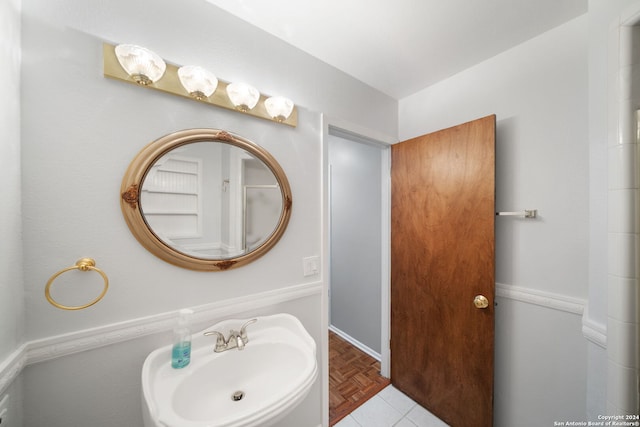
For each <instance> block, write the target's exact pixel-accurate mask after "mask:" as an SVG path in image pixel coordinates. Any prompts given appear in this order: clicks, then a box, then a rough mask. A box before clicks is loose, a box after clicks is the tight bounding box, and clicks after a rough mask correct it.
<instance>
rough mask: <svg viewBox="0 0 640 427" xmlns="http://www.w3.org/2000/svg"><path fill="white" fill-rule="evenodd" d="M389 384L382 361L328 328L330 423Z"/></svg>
mask: <svg viewBox="0 0 640 427" xmlns="http://www.w3.org/2000/svg"><path fill="white" fill-rule="evenodd" d="M387 385H389V379H387V378H384V377H381V376H380V362H378V361H377V360H375V359H374V358H373V357H371V356H369V355H368V354H366V353H364V352H363V351H361V350H360V349H358V348H356V347H354V346H353V345H351V344H349V343H348V342H347V341H345V340H343V339H342V338H340V337H339V336H338V335H336V334H335V333H333V332H331V331H329V425H330V426H333V425H335V424H336V423H337V422H338V421H340V420H341V419H342V418H344V417H346V416H347V415H349V414H350V413H351V412H352V411H353V410H355V409H356V408H357V407H358V406H360V405H362V404H363V403H364V402H366V401H367V400H369V399H370V398H372V397H373V396H375V395H376V394H377V393H378V392H379V391H380V390H382V389H383V388H385V387H386V386H387Z"/></svg>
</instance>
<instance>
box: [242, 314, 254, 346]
mask: <svg viewBox="0 0 640 427" xmlns="http://www.w3.org/2000/svg"><path fill="white" fill-rule="evenodd" d="M257 321H258V319H251V320H249V321H247V322H245V324H244V325H242V327H241V328H240V337H242V341H244V343H245V344H246V343H248V342H249V338H248V337H247V326H249V325H251V324H252V323H256V322H257Z"/></svg>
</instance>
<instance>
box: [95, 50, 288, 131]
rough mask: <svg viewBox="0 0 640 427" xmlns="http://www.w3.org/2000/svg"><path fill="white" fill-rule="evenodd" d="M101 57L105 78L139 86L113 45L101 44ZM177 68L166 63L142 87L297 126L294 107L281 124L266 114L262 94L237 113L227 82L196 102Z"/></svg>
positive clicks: (264, 96) (220, 84)
mask: <svg viewBox="0 0 640 427" xmlns="http://www.w3.org/2000/svg"><path fill="white" fill-rule="evenodd" d="M102 56H103V63H104V65H103V67H104V71H103V72H104V76H105V77H109V78H112V79H116V80H122V81H124V82H127V83H132V84H135V85H136V86H140V85H139V84H138V83H136V82H135V80H133V78H131V76H129V75H128V74H127V72H126V71H125V70H124V69H123V68H122V67H121V66H120V63H119V62H118V58H117V57H116V53H115V45H112V44H109V43H103V45H102ZM165 62H166V60H165ZM178 68H180V66H179V65H175V64H171V63H169V62H167V69H166V71H165V73H164V76H162V78H161V79H160V80H158V81H157V82H155V83H152V84H149V85H148V86H144V87H146V88H150V89H156V90H159V91H162V92H167V93H170V94H173V95H178V96H181V97H183V98H188V99H191V100H194V101H198V102H202V103H205V104H210V105H215V106H217V107H222V108H226V109H227V110H232V111H237V112H239V113H241V114H247V115H250V116H254V117H258V118H261V119H265V120H269V121H270V122H274V123H282V124H285V125H288V126H291V127H296V126H297V125H298V110H297V108H296V107H294V108H293V112H292V113H291V115H290V116H289V117H288V118H287V119H286V120H284V121H282V122H280V121H275V120H273V118H272V117H271V116H270V115H269V113H267V109H266V107H265V105H264V101H265V100H266V99H267V98H269V96H266V95H263V94H260V100H259V101H258V104H257V105H256V106H255V107H254V108H252V109H251V110H248V111H246V112H241V111H238V110H237V109H236V108H235V106H234V105H233V104H232V103H231V101H230V100H229V98H228V96H227V90H226V89H227V85H228V84H229V82H226V81H224V80H220V79H218V87H217V89H216V91H215V92H214V93H213V94H212V95H211V96H210V97H208V98H205V99H202V100H196V99H195V98H193V97H192V96H191V95H189V93H188V92H187V91H186V90H185V88H184V87H183V86H182V84H181V83H180V78H179V77H178Z"/></svg>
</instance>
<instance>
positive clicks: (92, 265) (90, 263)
mask: <svg viewBox="0 0 640 427" xmlns="http://www.w3.org/2000/svg"><path fill="white" fill-rule="evenodd" d="M70 270H80V271H95V272H97V273H99V274H100V275H101V276H102V278H103V279H104V289H103V290H102V293H101V294H100V295H99V296H98V298H96V299H94V300H93V301H91V302H90V303H88V304H85V305H78V306H67V305H62V304H60V303H58V302H56V301H55V300H54V299H53V298H52V297H51V292H50V289H51V284H52V283H53V281H54V280H56V279H57V278H58V276H60V275H61V274H64V273H66V272H67V271H70ZM107 289H109V278H108V277H107V275H106V274H105V273H104V271H102V270H100V269H99V268H97V267H96V261H95V260H94V259H93V258H81V259H79V260H78V261H77V262H76V265H74V266H71V267H67V268H65V269H64V270H60V271H58V272H57V273H56V274H54V275H53V276H51V278H50V279H49V281H48V282H47V286H46V287H45V288H44V296H45V297H47V301H49V302H50V303H51V304H52V305H53V306H55V307H58V308H61V309H63V310H82V309H83V308H87V307H91V306H92V305H93V304H95V303H97V302H98V301H100V300H101V299H102V297H104V294H106V293H107Z"/></svg>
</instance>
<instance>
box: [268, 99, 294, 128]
mask: <svg viewBox="0 0 640 427" xmlns="http://www.w3.org/2000/svg"><path fill="white" fill-rule="evenodd" d="M264 106H265V108H266V109H267V113H269V115H270V116H271V117H272V118H273V120H275V121H276V122H279V123H282V122H284V121H285V120H287V119H288V118H289V116H290V115H291V112H292V111H293V101H292V100H290V99H289V98H285V97H284V96H272V97H270V98H267V99H265V101H264Z"/></svg>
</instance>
